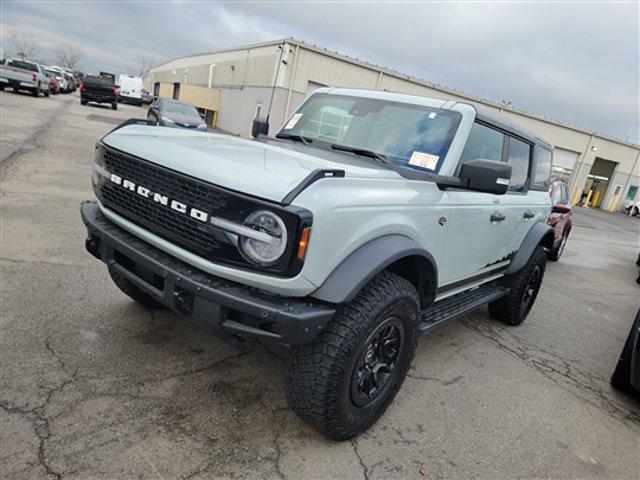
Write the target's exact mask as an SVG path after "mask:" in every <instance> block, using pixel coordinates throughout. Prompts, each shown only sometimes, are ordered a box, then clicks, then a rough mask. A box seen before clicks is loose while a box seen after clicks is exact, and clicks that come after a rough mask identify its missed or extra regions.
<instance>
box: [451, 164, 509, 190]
mask: <svg viewBox="0 0 640 480" xmlns="http://www.w3.org/2000/svg"><path fill="white" fill-rule="evenodd" d="M458 176H459V177H460V180H461V182H462V188H464V189H465V190H473V191H476V192H485V193H494V194H496V195H502V194H503V193H506V191H507V189H508V188H509V180H510V179H511V165H509V164H508V163H505V162H499V161H497V160H486V159H484V158H477V159H474V160H469V161H467V162H465V163H463V164H462V166H461V167H460V173H459V174H458Z"/></svg>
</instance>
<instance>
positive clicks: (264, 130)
mask: <svg viewBox="0 0 640 480" xmlns="http://www.w3.org/2000/svg"><path fill="white" fill-rule="evenodd" d="M268 134H269V122H268V121H267V119H266V118H255V119H254V120H253V123H252V124H251V137H252V138H258V136H259V135H268Z"/></svg>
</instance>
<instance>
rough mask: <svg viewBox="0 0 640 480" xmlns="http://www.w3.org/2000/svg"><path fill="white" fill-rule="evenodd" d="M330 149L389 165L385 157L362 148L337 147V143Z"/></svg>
mask: <svg viewBox="0 0 640 480" xmlns="http://www.w3.org/2000/svg"><path fill="white" fill-rule="evenodd" d="M331 148H333V149H334V150H342V151H345V152H351V153H355V154H356V155H360V156H361V157H369V158H373V159H374V160H378V161H379V162H381V163H389V160H388V159H387V157H386V156H385V155H382V154H381V153H376V152H372V151H371V150H366V149H364V148H358V147H347V146H346V145H339V144H337V143H334V144H333V145H331Z"/></svg>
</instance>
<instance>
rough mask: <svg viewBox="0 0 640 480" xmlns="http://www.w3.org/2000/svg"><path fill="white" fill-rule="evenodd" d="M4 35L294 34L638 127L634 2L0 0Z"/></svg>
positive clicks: (141, 39) (476, 89)
mask: <svg viewBox="0 0 640 480" xmlns="http://www.w3.org/2000/svg"><path fill="white" fill-rule="evenodd" d="M1 8H2V32H1V33H2V47H3V49H4V52H5V54H11V49H12V43H11V41H10V37H11V35H12V34H13V35H15V34H16V32H19V33H20V34H25V33H28V34H30V35H32V36H33V37H34V38H35V39H36V41H37V44H38V50H39V51H38V53H39V57H41V58H53V53H52V51H53V49H54V47H55V46H56V45H58V44H60V43H71V44H74V45H76V46H78V47H80V48H82V50H83V52H84V61H83V67H84V68H85V69H87V70H100V69H106V70H111V71H116V72H122V71H124V70H126V69H127V67H128V66H129V65H132V64H133V63H134V62H135V61H136V59H137V58H140V57H148V58H153V59H157V60H163V59H169V58H173V57H176V56H179V55H182V54H189V53H196V52H201V51H209V50H216V49H219V48H224V47H230V46H236V45H242V44H248V43H255V42H260V41H265V40H272V39H275V38H282V37H288V36H292V37H295V38H297V39H300V40H303V41H306V42H309V43H314V44H316V45H319V46H321V47H325V48H328V49H330V50H334V51H338V52H340V53H344V54H347V55H350V56H353V57H357V58H360V59H362V60H366V61H369V62H372V63H376V64H379V65H382V66H385V67H388V68H392V69H395V70H399V71H401V72H403V73H407V74H410V75H414V76H417V77H420V78H423V79H426V80H429V81H432V82H436V83H440V84H443V85H446V86H449V87H452V88H456V89H459V90H463V91H466V92H470V93H473V94H475V95H479V96H482V97H486V98H489V99H492V100H496V101H505V102H511V104H512V105H514V106H515V107H518V108H522V109H525V110H528V111H531V112H534V113H537V114H541V115H546V116H548V117H550V118H554V119H557V120H561V121H564V122H567V123H571V124H574V125H578V126H581V127H585V128H588V129H591V130H596V131H599V132H603V133H606V134H609V135H612V136H615V137H618V138H622V139H624V138H626V137H627V136H629V139H630V140H631V141H633V142H636V143H638V142H639V141H640V133H639V125H638V124H639V118H638V117H639V111H638V109H639V107H638V105H639V104H640V96H639V83H640V78H639V71H640V65H639V58H640V52H639V47H638V45H639V15H640V12H639V3H638V2H636V1H629V2H611V1H609V2H601V3H600V2H593V1H581V2H570V1H564V2H555V1H535V2H526V3H524V2H522V3H521V2H515V1H512V2H500V3H492V2H482V3H471V2H446V3H443V2H439V3H433V2H425V1H421V2H417V1H412V2H404V1H396V2H389V1H374V2H367V1H351V2H349V1H344V2H341V1H336V0H331V1H313V2H309V3H307V2H303V1H295V2H294V1H242V0H240V1H227V2H221V3H219V2H205V1H172V2H167V1H162V2H153V1H144V2H136V1H122V0H117V1H112V2H107V1H88V2H81V1H68V0H58V1H56V0H48V1H47V0H37V1H29V0H26V1H12V0H3V2H2V7H1Z"/></svg>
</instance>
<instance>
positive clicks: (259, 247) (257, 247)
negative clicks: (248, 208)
mask: <svg viewBox="0 0 640 480" xmlns="http://www.w3.org/2000/svg"><path fill="white" fill-rule="evenodd" d="M243 224H244V225H245V226H247V227H249V228H251V229H253V230H256V231H258V232H262V233H266V234H267V235H268V236H269V237H270V238H268V239H267V238H265V239H264V241H263V240H261V239H256V238H251V237H245V236H240V247H241V248H240V251H241V252H242V254H243V255H244V257H245V258H246V259H247V260H249V261H250V262H252V263H257V264H259V265H271V264H272V263H275V262H276V261H277V260H278V259H279V258H280V257H282V255H283V254H284V251H285V250H286V249H287V228H286V227H285V225H284V222H283V221H282V219H281V218H280V217H279V216H278V215H276V214H275V213H271V212H269V211H267V210H257V211H255V212H253V213H252V214H250V215H249V216H248V217H247V218H246V219H245V220H244V222H243Z"/></svg>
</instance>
